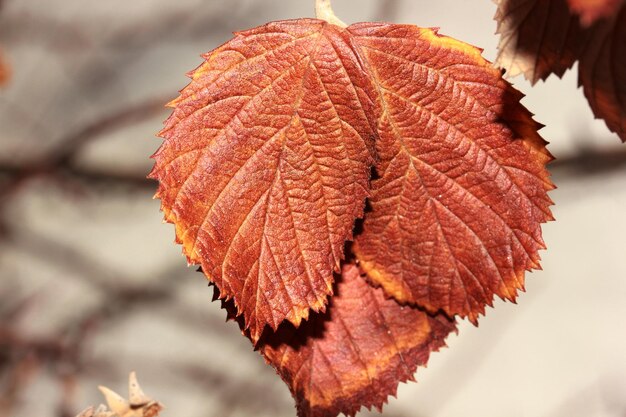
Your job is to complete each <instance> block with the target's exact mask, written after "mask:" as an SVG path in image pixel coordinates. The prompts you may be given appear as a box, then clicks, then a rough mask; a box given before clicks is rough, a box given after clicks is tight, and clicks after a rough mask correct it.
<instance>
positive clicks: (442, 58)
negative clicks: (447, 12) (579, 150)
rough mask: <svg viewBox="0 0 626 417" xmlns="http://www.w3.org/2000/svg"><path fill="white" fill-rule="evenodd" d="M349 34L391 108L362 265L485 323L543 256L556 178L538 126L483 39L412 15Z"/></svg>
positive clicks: (360, 245) (424, 302)
mask: <svg viewBox="0 0 626 417" xmlns="http://www.w3.org/2000/svg"><path fill="white" fill-rule="evenodd" d="M351 33H352V34H353V36H354V39H355V44H357V45H358V47H359V48H360V50H361V51H362V53H361V56H362V57H363V58H364V60H365V61H366V62H368V63H369V68H370V71H371V77H372V79H373V82H374V83H375V84H376V86H377V89H378V90H379V92H380V99H381V100H382V105H381V107H382V108H383V109H384V111H383V114H382V115H381V117H380V118H379V122H378V132H379V136H380V139H379V140H378V142H377V150H378V155H379V157H380V162H379V163H378V164H377V165H376V169H377V172H378V175H379V176H380V178H379V179H376V180H374V181H373V182H372V197H371V199H370V202H371V206H372V211H371V213H367V214H366V216H365V221H364V225H363V232H362V233H361V234H360V235H359V236H357V238H356V242H355V248H354V251H355V253H356V255H357V258H358V260H359V261H360V265H361V267H362V269H363V270H364V271H365V272H366V273H367V274H368V275H369V277H370V279H371V280H372V281H373V282H375V283H376V284H379V285H381V286H382V287H383V288H384V289H385V291H386V292H387V293H388V294H390V295H393V296H394V297H395V298H396V299H397V300H399V301H402V302H411V303H417V304H418V305H420V306H423V307H426V308H427V309H428V310H429V311H432V312H436V311H439V310H443V311H445V312H446V313H448V314H450V315H455V314H459V315H461V316H462V317H465V316H468V317H469V318H470V319H471V320H472V321H473V322H476V319H477V317H478V315H479V314H482V313H484V309H485V305H491V303H492V299H493V296H494V294H495V295H498V296H500V297H502V298H506V299H509V300H514V299H515V296H516V293H517V290H519V289H522V288H523V284H524V272H525V271H526V270H530V269H532V268H538V267H539V255H538V253H537V252H538V250H539V249H542V248H544V243H543V240H542V238H541V228H540V225H541V223H543V222H545V221H547V220H550V219H551V218H552V217H551V214H550V210H549V206H550V205H551V204H552V202H551V200H550V199H549V198H548V196H547V191H548V190H550V189H552V188H553V186H552V184H551V183H550V180H549V178H548V173H547V171H546V169H545V164H546V163H547V162H548V161H549V160H550V155H549V154H548V153H547V151H546V150H545V147H544V142H543V140H542V139H541V138H540V137H539V135H538V134H537V133H536V130H537V128H538V125H537V124H536V123H535V122H534V121H533V120H532V118H531V116H530V114H529V113H528V111H527V110H526V109H525V108H524V107H522V106H521V105H520V104H519V99H520V97H521V94H519V93H518V92H516V91H515V90H513V88H512V87H511V86H510V85H509V84H508V83H506V82H505V81H503V80H502V79H501V76H500V72H499V71H498V70H496V69H495V68H493V67H492V66H491V64H490V63H489V62H487V61H486V60H484V59H483V58H482V57H481V55H480V51H479V50H478V49H477V48H474V47H472V46H470V45H467V44H465V43H462V42H459V41H456V40H454V39H451V38H448V37H445V36H440V35H438V34H437V33H436V32H434V31H432V30H430V29H420V28H417V27H414V26H399V25H381V24H361V25H359V26H357V27H355V28H353V29H351Z"/></svg>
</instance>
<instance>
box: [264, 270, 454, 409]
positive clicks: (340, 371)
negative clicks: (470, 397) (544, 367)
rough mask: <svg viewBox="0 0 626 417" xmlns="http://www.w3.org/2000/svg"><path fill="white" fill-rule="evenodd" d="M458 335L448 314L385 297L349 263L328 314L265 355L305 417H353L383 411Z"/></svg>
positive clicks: (274, 337)
mask: <svg viewBox="0 0 626 417" xmlns="http://www.w3.org/2000/svg"><path fill="white" fill-rule="evenodd" d="M454 330H455V326H454V323H453V322H452V321H450V320H449V319H447V318H445V317H444V316H442V315H438V316H434V317H432V316H429V315H428V314H426V313H424V312H423V311H420V310H418V309H416V308H412V307H408V306H406V307H402V306H399V305H398V304H397V303H396V302H395V301H393V300H389V299H386V298H385V297H384V295H383V293H382V291H381V290H379V289H374V288H372V287H371V286H369V285H367V283H366V282H365V281H363V279H361V277H359V273H358V269H357V268H356V266H354V265H345V266H344V267H343V271H342V278H341V280H339V282H338V284H337V293H336V295H335V296H334V297H333V298H332V301H331V304H330V308H329V311H328V313H327V314H324V315H320V314H318V315H315V316H312V317H311V319H310V320H309V321H308V322H306V323H303V324H302V325H301V326H300V328H298V329H294V328H293V326H290V325H287V326H284V327H281V328H279V330H278V331H277V332H276V333H273V334H271V335H269V337H268V338H267V339H265V338H264V339H262V342H260V346H259V349H260V353H261V354H262V355H263V356H264V357H265V358H266V360H267V361H268V362H269V363H270V364H271V365H272V366H273V367H274V368H276V371H277V372H278V374H279V375H280V376H281V378H283V380H284V381H285V383H286V384H287V385H288V386H289V389H290V390H291V393H292V394H293V396H294V398H295V399H296V407H297V409H298V415H299V416H307V417H308V416H311V417H314V416H318V417H322V416H336V415H338V414H339V413H344V414H346V415H349V416H353V415H354V414H355V413H356V412H357V411H359V409H360V408H361V406H365V407H367V408H371V407H372V406H373V407H376V408H378V409H379V410H380V409H381V408H382V406H383V404H384V403H386V401H387V397H388V396H389V395H394V396H395V394H396V389H397V386H398V384H399V383H400V382H406V381H408V380H414V377H413V374H414V373H415V371H416V369H417V367H418V366H424V365H425V364H426V362H427V361H428V357H429V355H430V352H433V351H437V350H439V348H441V347H443V346H445V343H444V339H445V337H446V336H447V335H448V334H449V333H450V332H452V331H454Z"/></svg>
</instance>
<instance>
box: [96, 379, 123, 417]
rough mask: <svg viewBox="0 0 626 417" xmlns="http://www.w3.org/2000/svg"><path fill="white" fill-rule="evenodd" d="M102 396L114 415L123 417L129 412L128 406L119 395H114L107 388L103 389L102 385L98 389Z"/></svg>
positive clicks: (114, 393)
mask: <svg viewBox="0 0 626 417" xmlns="http://www.w3.org/2000/svg"><path fill="white" fill-rule="evenodd" d="M98 389H99V390H100V392H101V393H102V395H104V399H105V400H106V402H107V404H108V406H109V408H110V409H111V411H113V412H114V413H115V414H117V415H119V416H123V415H124V414H126V413H127V412H128V411H129V410H130V404H129V403H128V401H126V400H125V399H124V398H122V396H121V395H119V394H118V393H116V392H115V391H113V390H110V389H109V388H107V387H103V386H102V385H101V386H99V387H98Z"/></svg>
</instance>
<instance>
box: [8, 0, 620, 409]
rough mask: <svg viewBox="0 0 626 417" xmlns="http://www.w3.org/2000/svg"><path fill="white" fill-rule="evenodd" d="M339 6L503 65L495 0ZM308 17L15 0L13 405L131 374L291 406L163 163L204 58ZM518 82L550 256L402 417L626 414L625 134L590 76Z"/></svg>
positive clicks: (159, 388) (404, 398)
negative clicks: (161, 148) (206, 264)
mask: <svg viewBox="0 0 626 417" xmlns="http://www.w3.org/2000/svg"><path fill="white" fill-rule="evenodd" d="M333 4H334V8H335V11H336V13H337V15H338V16H339V17H340V18H341V19H343V20H344V21H346V22H348V23H352V22H357V21H363V20H386V21H394V22H398V23H412V24H416V25H420V26H439V27H440V28H441V33H443V34H447V35H451V36H454V37H458V38H460V39H462V40H465V41H467V42H469V43H472V44H475V45H478V46H481V47H483V48H484V49H485V52H484V54H485V56H486V57H487V58H488V59H490V60H493V59H494V58H495V46H496V44H497V37H496V36H495V35H494V32H495V28H496V26H495V22H494V21H493V20H492V16H493V15H494V13H495V5H494V4H493V3H492V2H491V1H490V0H475V1H453V0H440V1H432V0H430V1H420V0H367V1H365V0H363V1H358V2H357V1H355V0H334V2H333ZM312 16H313V1H312V0H281V1H279V0H228V1H207V0H203V1H201V0H179V1H166V0H151V1H148V0H133V1H128V0H127V1H121V0H107V1H87V0H4V1H0V51H1V53H2V55H3V56H4V58H5V59H6V61H7V62H8V63H9V64H10V66H11V69H12V77H11V79H10V80H9V82H8V84H7V85H6V86H4V88H1V89H0V277H1V279H0V417H71V416H74V415H75V414H76V413H77V412H78V411H80V409H82V408H84V407H85V406H87V405H89V404H96V403H99V402H101V397H100V394H99V393H98V392H97V389H96V386H97V385H98V384H104V385H107V386H109V387H110V388H113V389H115V390H117V391H121V392H123V393H124V392H125V390H126V378H127V375H128V372H129V371H131V370H136V371H137V372H138V375H139V379H140V382H142V385H143V387H144V390H145V391H146V392H147V393H148V394H149V395H152V396H153V397H155V398H157V399H158V400H160V401H161V402H163V403H164V404H165V405H166V407H167V409H166V410H165V412H164V413H163V416H164V417H167V416H171V417H210V416H220V417H223V416H251V415H254V416H292V415H295V409H294V408H293V402H292V399H291V398H290V395H289V392H288V390H287V388H286V386H284V384H283V383H282V382H281V381H280V379H279V378H278V377H277V376H276V375H275V373H274V371H273V370H272V369H271V368H269V367H267V366H266V365H265V364H264V363H263V360H262V358H261V357H260V356H259V355H258V354H257V353H255V352H253V351H252V348H251V345H250V343H249V342H248V341H247V340H246V339H244V338H243V337H241V335H240V334H239V331H238V329H237V327H236V326H235V325H234V324H233V323H224V318H225V314H224V313H223V312H222V311H220V309H219V305H218V304H217V303H211V302H210V300H211V295H212V290H210V289H209V288H207V285H206V281H205V279H204V278H203V276H202V275H201V274H198V273H196V272H194V268H188V267H187V266H186V262H185V260H184V258H183V257H182V255H181V252H180V247H178V246H176V245H174V244H173V238H174V231H173V227H172V226H171V225H164V224H162V222H161V219H162V216H161V213H160V212H159V203H158V201H155V200H152V195H153V193H154V191H155V188H156V186H155V184H154V183H153V182H150V181H148V180H146V179H145V175H146V174H147V172H148V171H149V170H150V168H151V165H152V162H151V160H149V159H148V157H149V156H150V155H151V154H152V152H154V151H155V150H156V148H157V147H158V145H159V143H160V141H159V140H158V139H157V138H155V137H154V134H155V132H157V131H158V130H159V129H160V126H161V123H162V121H163V120H164V119H165V118H166V117H167V115H168V113H169V111H168V110H166V109H165V108H163V104H164V103H165V102H167V101H169V100H170V99H172V98H174V97H175V96H176V92H177V91H178V90H179V89H181V88H182V87H184V86H185V85H186V83H187V79H186V78H185V77H184V76H183V74H184V73H185V72H187V71H189V70H191V69H193V68H195V67H196V66H197V65H199V64H200V62H201V59H200V57H199V54H200V53H202V52H205V51H208V50H210V49H213V48H215V47H216V46H218V45H220V44H221V43H223V42H224V41H226V40H227V39H229V37H230V36H231V32H232V31H234V30H241V29H246V28H250V27H254V26H257V25H260V24H263V23H265V22H266V21H269V20H278V19H290V18H297V17H312ZM513 81H514V84H515V85H516V86H517V87H518V88H519V89H521V90H523V91H524V92H525V93H526V94H527V97H526V98H525V99H524V103H525V105H526V106H527V107H529V108H530V109H531V111H533V112H534V113H535V114H536V115H537V116H536V118H537V120H538V121H540V122H541V123H543V124H546V125H547V127H546V128H544V129H543V130H542V133H543V135H544V137H545V138H546V139H547V140H548V141H550V142H551V145H550V150H551V151H552V153H553V154H554V155H555V156H556V157H557V161H556V162H555V163H553V164H552V165H551V170H552V172H553V179H554V182H555V183H556V184H557V186H558V187H559V188H558V189H557V190H555V191H554V192H552V194H551V196H552V198H553V199H554V201H555V202H556V205H555V207H554V214H555V217H556V219H557V221H556V222H553V223H550V224H548V225H546V226H545V227H544V234H545V240H546V242H547V244H548V247H549V250H548V251H546V252H543V259H544V260H543V271H540V272H534V273H532V274H529V275H528V277H527V293H525V294H522V295H521V297H520V298H519V304H517V305H514V304H511V303H502V302H497V303H496V308H495V310H491V309H490V310H489V311H488V314H487V317H485V318H483V319H482V320H481V323H480V327H479V328H475V327H473V326H471V325H469V324H468V323H463V324H462V325H461V326H460V331H459V334H458V335H457V336H452V337H450V339H449V343H448V344H449V349H445V350H443V351H441V352H440V353H436V354H434V355H433V356H432V359H431V362H430V364H429V366H428V368H427V369H421V370H419V371H418V373H417V379H418V381H419V382H418V383H417V384H415V383H412V384H403V385H401V387H400V389H399V392H398V397H399V398H398V399H397V400H396V399H391V400H390V404H389V405H388V406H386V408H385V415H386V416H394V417H404V416H407V417H408V416H415V417H420V416H422V417H460V416H481V417H491V416H493V417H502V416H507V417H516V416H549V417H560V416H563V417H566V416H567V417H575V416H581V417H583V416H584V417H594V416H598V417H600V416H607V417H608V416H615V417H617V416H620V417H624V416H626V332H625V330H626V262H625V258H626V251H625V249H624V244H623V239H624V236H626V219H625V218H624V208H625V207H626V145H621V144H620V141H619V139H618V138H617V136H616V135H612V134H611V133H610V132H609V131H608V130H607V129H606V128H605V127H604V123H603V122H602V121H597V120H593V116H592V114H591V111H590V109H589V108H588V106H587V104H586V101H585V100H584V97H583V94H582V91H581V90H579V89H577V88H576V72H575V70H574V71H570V72H568V73H567V74H566V76H565V77H564V79H563V80H559V79H556V78H555V77H551V78H550V79H548V81H547V82H546V83H540V84H538V85H537V86H536V87H534V88H530V86H529V85H528V84H527V83H526V82H524V81H523V80H521V79H515V80H513ZM371 414H372V415H376V413H371ZM362 415H370V413H369V412H367V411H365V412H363V413H362Z"/></svg>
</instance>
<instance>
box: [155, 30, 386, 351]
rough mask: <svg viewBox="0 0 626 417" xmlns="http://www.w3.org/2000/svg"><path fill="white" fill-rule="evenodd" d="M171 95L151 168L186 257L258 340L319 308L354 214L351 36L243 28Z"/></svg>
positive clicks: (357, 162) (362, 115) (365, 163)
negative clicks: (232, 305) (230, 301)
mask: <svg viewBox="0 0 626 417" xmlns="http://www.w3.org/2000/svg"><path fill="white" fill-rule="evenodd" d="M205 59H206V62H205V63H204V64H202V65H201V66H200V67H199V68H198V69H196V70H195V71H194V72H192V73H191V78H192V82H191V84H189V85H188V86H187V87H186V88H185V89H184V90H182V92H181V95H180V97H179V98H178V99H176V100H174V101H173V102H172V103H171V106H173V107H175V110H174V112H173V114H172V115H171V117H170V118H169V119H168V121H167V122H166V126H165V128H164V129H163V130H162V132H161V133H160V135H161V136H162V137H164V138H165V141H164V143H163V145H162V147H161V148H160V149H159V150H158V151H157V153H156V154H155V155H154V159H155V167H154V169H153V171H152V173H151V176H152V177H153V178H156V179H158V180H159V182H160V185H159V189H158V192H157V197H158V198H160V199H161V200H162V210H163V211H164V213H165V219H166V220H167V221H169V222H173V223H175V225H176V236H177V240H178V241H179V242H180V243H182V244H183V247H184V253H185V254H186V255H187V257H188V260H189V262H190V263H194V264H201V265H202V269H203V271H204V272H205V273H206V274H207V276H208V278H209V279H210V280H211V281H214V282H215V283H216V284H217V286H218V287H219V289H220V291H221V294H222V296H224V297H226V298H228V299H230V298H233V299H234V302H235V304H236V306H237V309H238V312H239V313H243V315H244V317H245V321H246V326H247V327H249V328H250V331H251V336H252V338H253V340H256V339H257V338H258V337H259V335H260V334H261V332H262V331H263V328H264V326H265V324H269V325H270V326H271V327H272V328H274V329H275V328H276V327H277V326H278V325H279V324H280V323H281V322H282V321H283V320H284V319H288V320H289V321H291V322H292V323H294V324H295V325H296V326H297V325H299V323H300V321H301V319H303V318H307V317H308V315H309V309H312V310H313V311H319V310H321V309H323V308H324V306H325V304H326V300H327V296H328V295H329V294H330V293H331V292H332V283H333V271H338V270H339V265H340V261H341V259H342V258H343V246H344V242H345V241H346V239H350V238H351V236H352V228H353V224H354V220H355V219H356V218H357V217H359V216H361V215H362V213H363V206H364V200H365V197H366V196H367V189H368V179H369V169H370V165H371V163H372V161H373V159H372V152H373V146H374V145H373V140H374V137H375V131H374V129H373V127H372V126H374V125H375V122H374V121H373V119H372V118H373V114H374V111H373V109H372V106H373V103H374V101H373V100H372V98H371V97H372V96H373V93H372V91H371V88H372V87H371V84H370V83H369V82H368V81H367V79H366V78H365V73H364V72H363V71H362V70H361V68H360V63H359V59H358V57H356V56H355V54H354V51H353V50H352V49H351V47H350V39H349V37H348V34H347V33H346V32H345V31H344V30H342V29H340V28H339V27H337V26H333V25H329V24H327V23H325V22H323V21H320V20H310V19H300V20H295V21H285V22H274V23H269V24H267V25H265V26H261V27H259V28H256V29H252V30H248V31H244V32H239V33H237V34H236V36H235V38H234V39H232V40H231V41H229V42H227V43H226V44H224V45H223V46H221V47H220V48H217V49H216V50H214V51H212V52H210V53H209V54H207V55H206V56H205Z"/></svg>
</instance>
